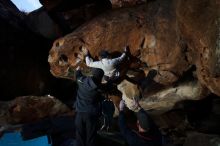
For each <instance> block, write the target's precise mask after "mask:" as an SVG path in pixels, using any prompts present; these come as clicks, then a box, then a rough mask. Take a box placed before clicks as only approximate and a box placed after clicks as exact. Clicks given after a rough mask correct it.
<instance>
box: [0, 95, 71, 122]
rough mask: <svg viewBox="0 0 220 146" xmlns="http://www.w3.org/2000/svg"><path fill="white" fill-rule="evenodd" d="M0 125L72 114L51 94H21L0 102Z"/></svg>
mask: <svg viewBox="0 0 220 146" xmlns="http://www.w3.org/2000/svg"><path fill="white" fill-rule="evenodd" d="M0 104H1V106H0V107H1V108H0V125H1V126H5V125H10V124H11V125H16V124H24V123H28V122H34V121H38V120H41V119H43V118H46V117H53V116H58V115H62V114H73V113H72V111H71V110H70V109H69V108H68V107H67V106H66V105H65V104H63V103H62V102H60V101H59V100H58V99H56V98H55V97H53V96H21V97H16V98H15V99H14V100H11V101H7V102H0Z"/></svg>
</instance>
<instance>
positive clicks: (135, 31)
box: [48, 0, 220, 95]
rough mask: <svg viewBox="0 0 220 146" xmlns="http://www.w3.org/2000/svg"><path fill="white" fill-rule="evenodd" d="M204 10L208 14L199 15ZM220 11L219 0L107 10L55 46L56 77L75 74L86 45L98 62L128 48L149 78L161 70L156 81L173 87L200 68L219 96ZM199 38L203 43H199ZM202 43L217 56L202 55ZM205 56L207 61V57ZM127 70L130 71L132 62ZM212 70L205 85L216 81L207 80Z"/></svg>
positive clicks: (52, 58) (53, 64) (52, 64)
mask: <svg viewBox="0 0 220 146" xmlns="http://www.w3.org/2000/svg"><path fill="white" fill-rule="evenodd" d="M186 5H187V6H186ZM201 10H203V12H204V15H199V14H201ZM218 12H219V4H218V3H217V1H215V0H212V1H208V0H203V1H199V0H193V1H187V2H185V1H178V2H176V1H172V0H171V1H166V2H165V1H162V0H157V1H150V2H149V3H147V4H143V5H140V6H136V7H130V8H123V9H117V10H112V11H108V12H106V13H104V14H102V15H100V16H99V17H96V18H94V19H93V20H91V21H89V22H88V23H86V24H84V25H82V26H80V27H79V28H77V29H76V30H75V31H73V32H72V33H70V34H68V35H66V36H64V37H63V38H60V39H57V40H56V41H55V42H54V44H53V47H52V49H51V50H50V55H49V57H48V61H49V63H50V67H51V73H52V74H53V75H54V76H56V77H68V75H70V74H71V73H73V72H72V71H73V70H74V68H76V67H77V65H78V63H79V62H78V58H77V56H78V54H79V52H80V49H81V47H82V46H86V47H87V48H88V49H89V51H90V53H91V55H92V57H93V58H97V57H98V53H99V51H101V50H102V49H107V50H108V51H109V52H110V53H112V54H116V53H118V54H119V53H121V52H122V51H123V48H124V47H125V46H127V45H128V46H129V47H130V51H131V54H132V56H133V57H134V58H136V62H135V63H140V62H141V63H145V64H147V66H148V68H140V66H139V67H137V68H139V69H142V70H144V71H145V73H146V74H147V72H148V71H149V70H150V69H156V70H157V72H158V74H157V75H156V77H155V78H154V80H155V81H156V82H157V83H159V84H162V85H166V86H169V85H172V84H174V83H175V82H177V81H178V80H179V79H180V78H181V77H182V76H183V75H184V73H185V72H186V71H188V70H189V69H190V68H191V67H192V66H193V65H195V66H196V72H197V76H196V78H197V77H198V79H199V83H200V84H202V85H203V86H206V87H208V89H209V90H210V91H211V92H213V93H215V94H217V95H220V94H219V91H220V89H219V88H220V86H217V85H218V81H219V79H218V75H219V73H218V63H217V62H216V61H217V60H218V59H217V58H218V51H217V50H218V48H219V46H218V45H216V44H218V43H219V41H218V40H219V38H218V32H219V29H218V28H219V23H218V14H219V13H218ZM197 14H198V15H199V17H198V18H197ZM195 17H196V18H195ZM185 18H187V19H185ZM183 20H184V21H183ZM205 26H209V27H210V28H211V29H207V30H210V31H205V30H204V29H205ZM188 28H189V29H188ZM198 35H199V36H200V37H202V38H203V40H204V41H201V39H198ZM194 38H196V39H194ZM206 42H207V43H206ZM202 44H203V45H204V44H205V46H206V47H204V48H205V49H206V52H212V55H208V54H207V55H205V54H204V53H199V52H200V51H201V49H199V48H201V47H200V46H201V45H202ZM203 52H204V51H203ZM199 54H200V55H199ZM204 55H205V56H206V58H207V59H205V58H204V57H202V56H204ZM213 55H214V58H213V57H212V56H213ZM137 60H139V61H137ZM205 60H209V64H207V65H206V68H207V69H204V65H203V67H202V65H201V63H203V64H204V62H207V61H205ZM131 62H132V60H131ZM213 64H215V66H213ZM216 65H217V66H216ZM126 67H127V68H129V64H128V65H127V66H126ZM201 68H203V71H201ZM214 68H215V69H214ZM211 69H212V71H213V73H215V77H213V78H212V79H213V80H210V81H209V82H208V81H205V80H204V79H211V78H207V77H205V76H204V73H205V72H206V74H207V73H208V72H210V71H211ZM70 72H71V73H70Z"/></svg>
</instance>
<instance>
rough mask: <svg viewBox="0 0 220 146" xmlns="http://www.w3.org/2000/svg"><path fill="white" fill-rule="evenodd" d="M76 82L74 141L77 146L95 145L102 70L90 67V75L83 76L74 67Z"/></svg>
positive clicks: (99, 109)
mask: <svg viewBox="0 0 220 146" xmlns="http://www.w3.org/2000/svg"><path fill="white" fill-rule="evenodd" d="M76 70H77V71H76V80H77V84H78V90H77V97H76V103H75V108H76V118H75V126H76V143H77V146H95V141H96V140H95V139H96V134H97V120H98V116H99V115H100V113H101V105H100V103H101V94H100V92H99V88H100V87H101V81H102V78H103V75H104V72H103V70H101V69H98V68H92V76H91V77H90V76H84V75H82V73H81V70H80V67H78V68H77V69H76Z"/></svg>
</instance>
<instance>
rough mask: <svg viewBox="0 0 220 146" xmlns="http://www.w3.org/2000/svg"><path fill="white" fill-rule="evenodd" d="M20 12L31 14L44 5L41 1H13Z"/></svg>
mask: <svg viewBox="0 0 220 146" xmlns="http://www.w3.org/2000/svg"><path fill="white" fill-rule="evenodd" d="M11 1H12V2H13V3H14V4H15V5H16V6H17V8H18V9H19V10H21V11H25V12H31V11H33V10H36V9H38V8H40V7H41V6H42V5H41V4H40V2H39V0H11Z"/></svg>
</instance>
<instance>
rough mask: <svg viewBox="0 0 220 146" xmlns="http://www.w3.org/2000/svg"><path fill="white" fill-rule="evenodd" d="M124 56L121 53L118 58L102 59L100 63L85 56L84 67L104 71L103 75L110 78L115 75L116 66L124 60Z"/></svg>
mask: <svg viewBox="0 0 220 146" xmlns="http://www.w3.org/2000/svg"><path fill="white" fill-rule="evenodd" d="M125 56H126V54H125V53H123V54H122V55H121V56H120V57H118V58H114V59H107V58H104V59H102V60H100V61H93V59H92V58H90V57H89V56H86V65H87V66H89V67H94V68H100V69H102V70H103V71H104V75H105V76H108V77H112V76H114V75H116V76H117V74H115V70H116V65H117V64H119V63H120V62H121V61H122V60H123V59H124V58H125Z"/></svg>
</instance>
